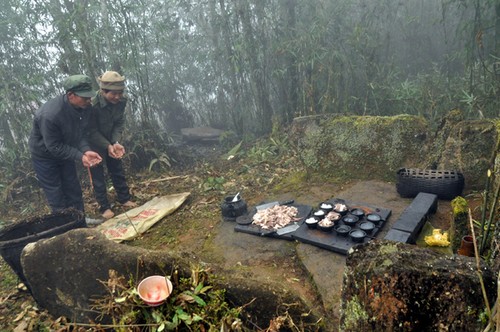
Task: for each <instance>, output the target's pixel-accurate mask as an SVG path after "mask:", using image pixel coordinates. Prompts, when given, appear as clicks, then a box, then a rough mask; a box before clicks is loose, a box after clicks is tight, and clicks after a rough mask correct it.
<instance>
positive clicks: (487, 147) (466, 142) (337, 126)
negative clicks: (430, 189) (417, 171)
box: [290, 110, 500, 190]
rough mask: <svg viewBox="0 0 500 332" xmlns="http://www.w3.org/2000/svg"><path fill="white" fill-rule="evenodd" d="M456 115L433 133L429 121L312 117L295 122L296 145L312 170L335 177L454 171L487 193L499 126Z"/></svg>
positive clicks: (469, 186) (390, 176) (383, 177)
mask: <svg viewBox="0 0 500 332" xmlns="http://www.w3.org/2000/svg"><path fill="white" fill-rule="evenodd" d="M464 118H465V117H464V115H463V112H461V111H460V110H453V111H451V112H450V113H449V114H448V115H447V116H446V117H444V118H443V120H442V122H441V124H440V125H439V126H438V127H437V128H436V129H435V130H431V126H430V124H429V123H428V122H427V120H426V119H425V118H423V117H419V116H411V115H405V114H403V115H397V116H348V115H341V114H332V115H329V116H326V115H321V116H308V117H300V118H296V119H294V123H293V126H292V130H291V131H290V134H291V135H290V137H291V142H292V143H293V144H294V147H295V149H296V151H297V155H298V157H299V159H300V160H301V161H302V163H303V165H304V166H305V167H306V169H307V170H308V172H313V173H321V174H323V175H328V176H333V177H335V178H346V179H349V178H351V179H352V178H356V179H362V180H364V179H378V180H389V181H392V180H395V178H396V172H397V170H398V169H400V168H403V167H404V168H423V169H438V170H454V171H459V172H461V173H462V174H463V175H464V178H465V188H466V189H469V190H474V189H482V188H484V185H485V183H486V174H487V170H488V168H491V167H492V164H493V161H494V160H495V156H496V153H497V151H496V150H497V142H498V139H499V134H498V133H499V129H498V128H500V126H499V123H498V121H493V120H465V119H464Z"/></svg>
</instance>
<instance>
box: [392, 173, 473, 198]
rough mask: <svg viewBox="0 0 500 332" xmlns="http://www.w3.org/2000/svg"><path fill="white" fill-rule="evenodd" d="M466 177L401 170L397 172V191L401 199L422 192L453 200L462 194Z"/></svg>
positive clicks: (458, 174) (453, 174)
mask: <svg viewBox="0 0 500 332" xmlns="http://www.w3.org/2000/svg"><path fill="white" fill-rule="evenodd" d="M464 184H465V181H464V176H463V174H462V173H460V172H457V171H446V170H434V169H418V168H401V169H400V170H398V172H397V183H396V189H397V191H398V193H399V195H400V196H401V197H415V196H417V195H418V193H420V192H424V193H429V194H435V195H437V196H438V198H440V199H444V200H451V199H453V198H455V197H457V196H460V195H461V194H462V191H463V189H464Z"/></svg>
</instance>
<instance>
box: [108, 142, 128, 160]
mask: <svg viewBox="0 0 500 332" xmlns="http://www.w3.org/2000/svg"><path fill="white" fill-rule="evenodd" d="M108 154H109V156H110V157H111V158H115V159H121V158H122V157H123V155H124V154H125V148H124V147H123V145H121V144H120V143H118V142H116V143H115V144H113V145H111V144H110V145H108Z"/></svg>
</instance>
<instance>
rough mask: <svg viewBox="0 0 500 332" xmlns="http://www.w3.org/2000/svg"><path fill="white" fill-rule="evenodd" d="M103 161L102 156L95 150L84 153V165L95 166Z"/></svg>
mask: <svg viewBox="0 0 500 332" xmlns="http://www.w3.org/2000/svg"><path fill="white" fill-rule="evenodd" d="M101 162H102V158H101V156H100V155H99V154H98V153H97V152H94V151H87V152H85V153H84V154H83V157H82V164H83V166H84V167H93V166H95V165H98V164H100V163H101Z"/></svg>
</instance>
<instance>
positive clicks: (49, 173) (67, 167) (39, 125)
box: [28, 75, 102, 212]
mask: <svg viewBox="0 0 500 332" xmlns="http://www.w3.org/2000/svg"><path fill="white" fill-rule="evenodd" d="M63 87H64V90H65V91H66V92H65V94H62V95H60V96H57V97H55V98H53V99H51V100H49V101H47V102H46V103H45V104H43V105H42V106H41V107H40V108H39V109H38V110H37V111H36V113H35V117H34V119H33V128H32V130H31V134H30V138H29V142H28V144H29V149H30V152H31V159H32V161H33V167H34V169H35V173H36V176H37V179H38V181H39V183H40V185H41V187H42V189H43V191H44V192H45V196H46V197H47V201H48V203H49V205H50V207H51V209H52V212H57V211H61V210H64V209H66V208H69V207H73V208H76V209H78V210H80V211H82V212H83V211H84V205H83V195H82V189H81V186H80V181H79V179H78V175H77V171H76V164H75V162H81V163H82V164H83V166H84V167H94V166H96V165H98V164H100V163H101V161H102V158H101V156H100V155H99V154H98V153H97V152H94V151H91V149H90V146H89V143H88V141H87V136H88V135H87V134H86V133H87V132H88V131H87V130H88V128H87V126H88V121H89V117H90V100H91V97H92V96H93V95H95V92H94V91H93V89H92V82H91V80H90V77H88V76H86V75H73V76H69V77H67V78H66V79H65V80H64V83H63Z"/></svg>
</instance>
